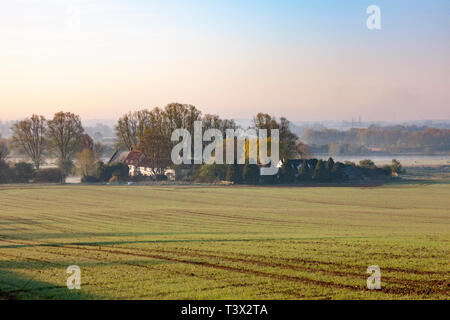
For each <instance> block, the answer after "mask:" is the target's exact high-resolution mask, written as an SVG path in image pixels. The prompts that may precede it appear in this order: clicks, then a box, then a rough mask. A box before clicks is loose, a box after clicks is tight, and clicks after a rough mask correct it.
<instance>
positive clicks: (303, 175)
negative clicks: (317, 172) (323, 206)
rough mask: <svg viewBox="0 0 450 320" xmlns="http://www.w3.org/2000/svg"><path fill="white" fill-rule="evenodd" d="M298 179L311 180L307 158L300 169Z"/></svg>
mask: <svg viewBox="0 0 450 320" xmlns="http://www.w3.org/2000/svg"><path fill="white" fill-rule="evenodd" d="M298 180H299V181H310V180H311V172H310V170H309V168H308V162H307V161H306V160H304V161H303V163H302V166H301V167H300V169H298Z"/></svg>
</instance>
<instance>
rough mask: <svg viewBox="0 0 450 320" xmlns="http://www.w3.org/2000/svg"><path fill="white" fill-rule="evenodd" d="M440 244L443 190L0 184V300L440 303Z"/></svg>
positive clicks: (448, 227) (445, 253)
mask: <svg viewBox="0 0 450 320" xmlns="http://www.w3.org/2000/svg"><path fill="white" fill-rule="evenodd" d="M449 241H450V184H429V185H421V184H408V185H385V186H381V187H321V188H317V187H303V188H302V187H245V186H83V185H73V186H70V185H66V186H48V185H47V186H3V187H0V299H2V298H3V299H92V298H94V299H448V298H449V293H448V289H449V282H448V276H449V271H450V263H449V262H450V260H449V257H450V245H449ZM74 264H75V265H78V266H80V268H81V272H82V289H81V290H68V289H67V288H66V280H67V277H68V274H66V268H67V267H68V266H69V265H74ZM370 265H378V266H380V268H381V276H382V279H381V280H382V290H379V291H371V290H368V289H367V288H366V279H367V277H368V276H369V275H368V274H366V269H367V267H368V266H370Z"/></svg>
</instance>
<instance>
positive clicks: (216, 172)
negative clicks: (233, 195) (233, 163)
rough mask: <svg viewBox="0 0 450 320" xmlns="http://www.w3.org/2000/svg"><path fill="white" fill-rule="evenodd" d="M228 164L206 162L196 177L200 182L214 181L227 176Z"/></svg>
mask: <svg viewBox="0 0 450 320" xmlns="http://www.w3.org/2000/svg"><path fill="white" fill-rule="evenodd" d="M226 171H227V169H226V166H225V165H223V164H215V163H214V164H204V165H202V166H201V168H200V171H199V173H198V175H197V177H196V179H195V180H196V181H198V182H206V183H212V182H217V181H220V180H225V178H226Z"/></svg>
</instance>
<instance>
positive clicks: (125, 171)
mask: <svg viewBox="0 0 450 320" xmlns="http://www.w3.org/2000/svg"><path fill="white" fill-rule="evenodd" d="M129 172H130V169H129V168H128V166H127V165H125V164H123V163H118V164H113V165H106V164H104V163H103V162H99V163H97V169H96V172H95V177H96V178H97V179H98V181H100V182H109V181H110V180H111V178H112V177H116V180H119V181H121V180H127V179H128V178H129Z"/></svg>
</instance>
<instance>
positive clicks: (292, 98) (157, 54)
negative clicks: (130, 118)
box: [0, 0, 450, 123]
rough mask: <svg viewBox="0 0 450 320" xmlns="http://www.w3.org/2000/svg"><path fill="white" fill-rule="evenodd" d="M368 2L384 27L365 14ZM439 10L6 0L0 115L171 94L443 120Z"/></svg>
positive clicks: (247, 105)
mask: <svg viewBox="0 0 450 320" xmlns="http://www.w3.org/2000/svg"><path fill="white" fill-rule="evenodd" d="M371 4H376V5H378V6H379V7H380V9H381V30H369V29H368V28H367V27H366V25H365V24H366V20H367V18H368V16H369V15H368V14H367V13H366V9H367V7H368V6H369V5H371ZM449 11H450V3H449V2H448V1H445V0H433V1H419V0H417V1H405V0H402V1H396V2H395V3H392V2H390V1H386V0H379V1H378V0H377V1H374V2H372V1H371V2H369V1H361V2H359V3H335V2H333V1H331V0H322V1H320V2H314V3H297V2H296V1H285V2H283V3H270V2H268V1H259V2H255V1H250V2H247V3H245V4H243V3H239V2H237V1H230V2H227V3H210V2H207V1H200V0H199V1H195V2H193V3H190V4H189V5H188V4H186V3H183V2H182V1H177V0H172V1H168V2H164V3H160V2H154V1H150V2H143V1H138V0H133V1H121V0H113V1H105V0H73V1H65V0H63V1H53V0H42V1H30V2H27V3H25V2H24V1H11V2H8V3H2V4H0V17H1V18H2V19H0V27H1V28H0V38H1V39H2V40H3V43H4V49H3V50H2V51H1V52H0V59H1V61H3V62H2V64H3V65H2V68H3V70H2V71H3V82H4V83H3V86H1V87H0V88H1V89H0V104H1V105H2V106H3V107H2V109H1V110H0V119H2V120H9V121H11V120H17V119H23V118H26V117H29V116H30V115H31V114H33V113H36V114H43V115H44V116H46V117H47V118H48V117H51V116H52V115H53V114H54V113H55V112H58V111H61V110H64V111H70V112H73V113H75V114H79V115H80V117H81V118H82V119H84V121H92V120H95V119H111V120H114V119H118V118H119V117H120V116H122V115H123V114H125V113H127V112H129V111H135V110H138V109H142V108H149V109H151V108H153V107H154V106H159V107H164V106H165V105H166V104H168V103H170V102H174V101H178V102H180V103H188V104H193V105H195V106H196V107H197V108H198V109H199V110H201V111H202V112H203V114H206V113H209V114H217V115H219V116H220V117H223V118H233V119H251V118H252V117H253V116H254V115H255V114H257V113H258V112H264V113H269V114H271V115H274V116H276V117H280V116H285V117H286V118H287V119H289V120H290V121H291V122H300V121H309V122H331V121H351V119H352V118H355V119H358V118H359V117H361V118H362V121H363V122H394V123H398V122H410V121H425V120H434V121H449V119H450V92H449V91H448V83H450V43H449V41H448V39H449V38H450V37H449V36H450V20H449V19H448V18H447V17H448V14H446V13H448V12H449ZM141 106H143V107H141ZM145 106H148V107H145Z"/></svg>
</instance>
